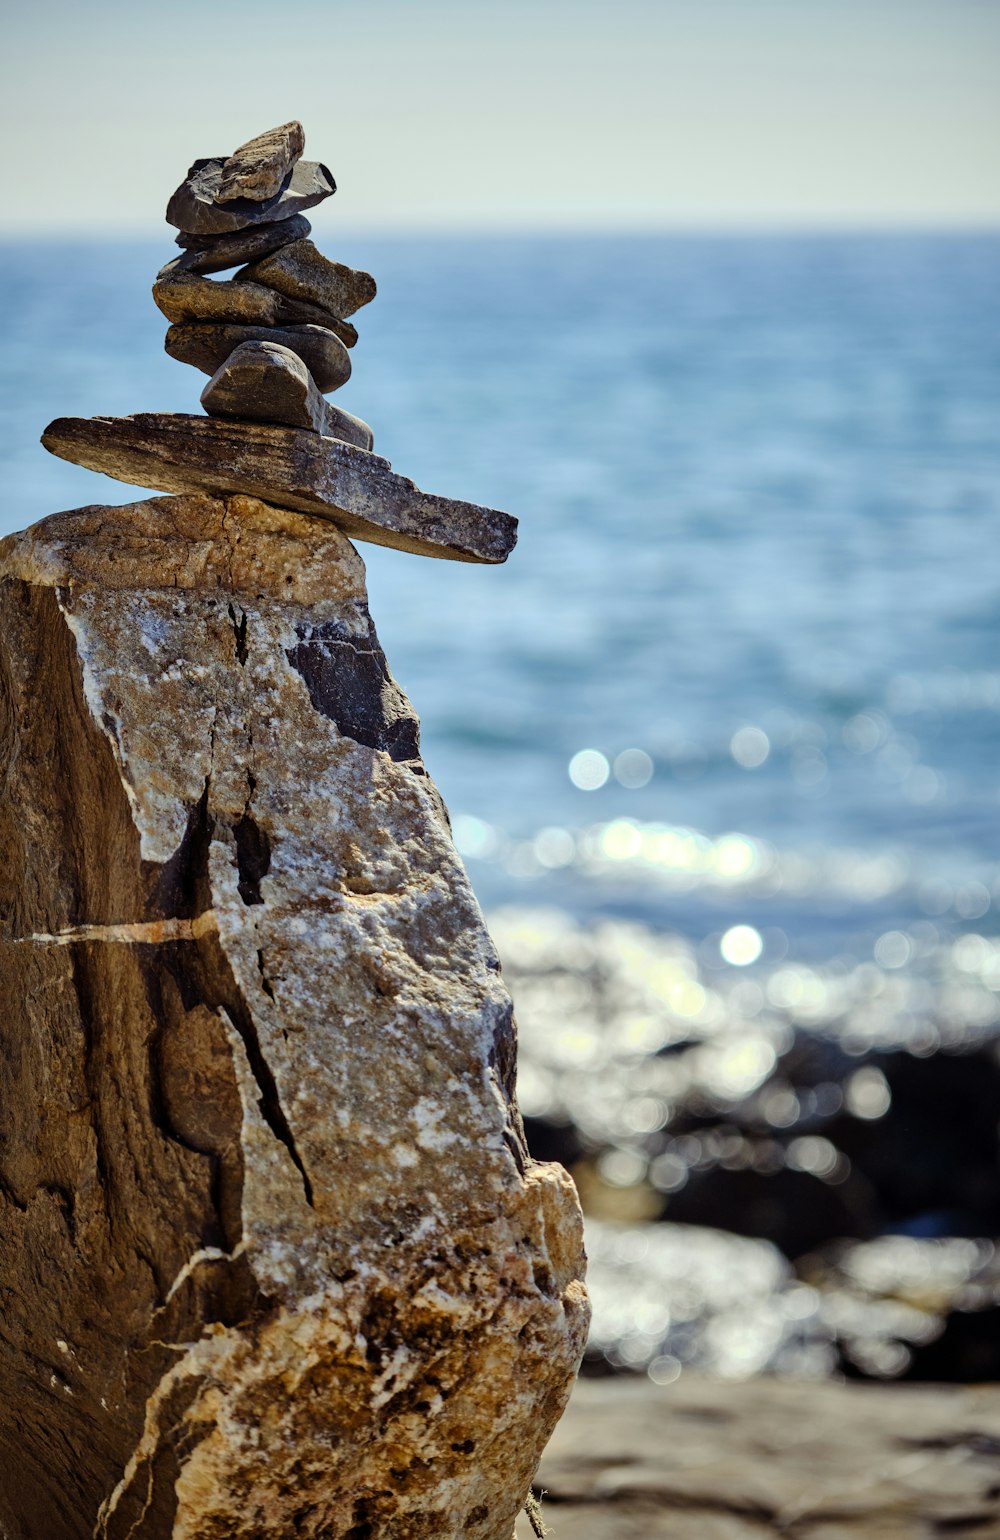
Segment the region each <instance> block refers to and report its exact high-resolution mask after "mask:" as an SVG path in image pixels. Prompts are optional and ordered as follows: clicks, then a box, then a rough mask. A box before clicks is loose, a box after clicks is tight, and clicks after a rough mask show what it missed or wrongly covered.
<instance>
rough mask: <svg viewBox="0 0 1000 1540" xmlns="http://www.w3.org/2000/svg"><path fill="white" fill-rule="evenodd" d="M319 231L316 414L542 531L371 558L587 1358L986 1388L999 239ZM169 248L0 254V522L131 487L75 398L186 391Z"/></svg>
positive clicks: (167, 401) (998, 1087)
mask: <svg viewBox="0 0 1000 1540" xmlns="http://www.w3.org/2000/svg"><path fill="white" fill-rule="evenodd" d="M316 238H317V241H318V244H320V246H321V247H322V248H323V249H324V250H326V251H327V252H329V253H330V254H331V255H333V256H335V257H337V258H339V259H341V260H344V261H347V262H350V263H352V264H354V265H357V266H363V267H366V268H368V269H369V270H370V271H372V272H373V273H374V274H375V276H376V278H377V279H378V282H379V296H378V298H377V299H376V301H375V302H374V304H373V305H371V306H370V307H368V308H367V309H365V310H364V311H362V312H361V313H360V315H359V316H358V317H356V320H357V322H358V326H359V331H360V333H361V340H360V342H359V344H358V347H357V348H356V350H355V353H354V370H355V372H354V375H353V377H352V379H351V381H350V382H349V384H348V385H347V386H346V387H345V388H344V389H343V390H342V391H341V392H340V393H338V397H337V399H338V400H339V401H340V402H342V404H343V405H344V406H345V407H347V408H348V409H350V410H351V411H353V412H356V413H358V414H359V415H360V416H362V417H364V418H365V419H366V420H367V421H368V422H370V423H371V425H372V427H373V428H374V432H375V447H376V449H377V450H379V451H380V452H381V453H382V454H385V455H387V456H388V457H389V458H390V459H391V460H392V462H393V464H394V465H395V467H396V468H397V469H398V470H399V471H400V472H402V473H403V474H405V475H408V476H410V477H412V478H413V479H414V480H415V481H416V482H417V483H418V484H419V485H421V486H423V487H425V488H426V489H427V490H431V491H436V492H443V493H447V494H451V495H453V496H456V497H462V498H467V499H469V500H472V501H478V502H482V503H485V504H488V505H492V506H495V507H500V508H505V509H508V510H509V511H510V512H512V513H515V514H517V515H518V517H519V518H520V521H521V524H520V538H519V543H518V546H517V549H516V550H515V552H514V554H513V555H512V557H511V558H510V560H509V562H508V563H507V564H506V565H505V566H504V567H501V568H487V567H473V566H464V565H460V564H455V563H448V562H438V561H429V560H426V559H423V558H420V557H415V556H409V555H404V554H401V553H397V552H393V551H386V550H382V549H380V548H377V547H374V546H366V547H362V554H363V555H364V558H365V561H366V563H367V566H368V572H369V583H370V593H371V608H372V613H373V616H374V618H375V622H376V625H377V627H378V631H379V634H380V637H381V640H382V643H383V646H384V647H385V650H386V653H387V656H388V658H389V662H390V666H391V667H392V669H393V672H394V673H395V674H396V676H397V678H398V679H399V680H400V681H401V683H402V684H403V685H404V687H405V688H406V690H407V691H408V693H409V695H410V697H411V699H412V700H413V703H414V705H415V706H416V708H417V710H418V711H419V713H420V716H421V718H422V724H423V725H422V733H423V748H424V755H425V759H426V761H427V764H428V767H429V769H430V772H431V774H432V775H433V776H434V777H435V779H436V780H437V782H438V784H439V785H440V787H441V789H442V791H443V793H444V795H445V798H446V800H447V802H448V804H449V807H450V809H451V812H452V817H453V824H454V829H455V835H456V840H457V843H458V845H459V848H460V849H461V851H462V853H463V855H464V856H465V859H466V861H467V864H468V868H469V872H470V875H471V877H472V880H473V883H474V885H475V887H476V890H477V892H478V894H479V895H480V898H481V900H482V901H483V904H484V907H485V908H486V909H487V912H488V914H489V915H490V917H491V919H492V921H493V924H494V929H495V934H496V936H497V939H498V943H499V946H500V950H501V953H502V955H503V958H504V963H505V968H506V972H507V976H508V979H509V980H510V983H511V986H512V989H513V993H514V996H515V1000H516V1003H517V1007H518V1014H519V1019H520V1024H521V1040H522V1049H521V1078H520V1094H521V1098H522V1104H523V1107H524V1110H525V1113H526V1115H527V1122H528V1127H529V1134H530V1137H531V1139H532V1142H533V1147H534V1148H535V1150H536V1153H538V1154H539V1155H541V1156H542V1157H549V1156H555V1157H557V1158H560V1159H563V1160H565V1161H566V1162H567V1164H569V1165H570V1166H571V1167H572V1169H573V1172H574V1175H575V1176H576V1179H577V1182H578V1185H579V1187H580V1190H581V1194H582V1196H583V1199H584V1204H585V1208H586V1209H587V1212H588V1215H589V1216H590V1222H591V1236H590V1246H591V1251H592V1254H593V1257H594V1271H593V1278H594V1288H595V1299H596V1302H597V1307H598V1308H597V1318H596V1325H595V1333H594V1339H593V1343H594V1347H593V1352H594V1354H596V1359H597V1361H599V1363H600V1364H601V1365H604V1366H607V1365H608V1364H610V1365H611V1366H613V1367H615V1368H622V1367H625V1368H631V1369H648V1371H649V1373H650V1374H652V1375H653V1377H654V1378H659V1379H660V1380H663V1381H666V1380H669V1379H670V1378H672V1377H674V1376H675V1374H676V1373H679V1372H681V1369H682V1368H683V1367H685V1366H687V1365H688V1364H691V1365H696V1366H698V1367H701V1368H705V1367H708V1368H713V1367H714V1368H716V1369H717V1370H718V1371H719V1372H723V1373H727V1374H734V1373H738V1372H753V1371H755V1370H757V1369H760V1368H767V1367H770V1368H777V1369H779V1370H780V1372H783V1373H790V1372H792V1373H826V1372H830V1371H831V1370H840V1371H843V1372H849V1373H863V1374H875V1375H883V1376H893V1375H898V1374H902V1373H917V1374H920V1375H924V1376H927V1375H930V1376H937V1377H945V1378H949V1377H959V1378H970V1379H975V1378H984V1377H993V1378H996V1377H997V1375H998V1374H1000V1358H998V1356H997V1350H996V1342H997V1341H998V1340H1000V1338H998V1337H997V1331H996V1324H995V1322H996V1314H995V1309H996V1307H997V1305H998V1304H1000V1268H998V1264H997V1261H996V1255H997V1254H996V1252H995V1250H994V1247H993V1245H992V1242H991V1240H990V1237H994V1236H996V1235H997V1234H998V1233H1000V1185H998V1181H997V1170H998V1159H1000V1141H998V1133H997V1119H996V1106H997V1098H998V1097H1000V1060H998V1057H997V1046H996V1045H997V1041H998V1038H1000V564H998V562H997V560H996V559H995V555H994V552H995V547H996V545H997V538H998V531H1000V235H995V236H990V235H980V236H972V235H967V236H960V235H947V236H945V235H924V236H917V235H905V236H904V235H892V236H888V235H887V236H832V235H831V236H810V237H794V238H792V237H780V238H779V237H776V236H775V237H770V236H768V237H752V238H751V237H712V238H708V237H695V236H676V237H666V236H663V237H659V236H658V237H653V236H649V237H643V238H634V239H624V238H615V239H611V238H582V237H580V238H570V237H564V238H559V239H549V238H546V239H541V238H539V239H528V238H518V239H514V238H509V239H503V238H477V239H455V238H449V239H444V238H435V239H431V238H427V237H423V238H419V239H418V238H415V239H410V240H404V239H393V240H388V239H386V238H384V237H383V238H379V239H364V238H362V237H358V236H352V237H351V239H350V240H349V241H348V242H345V243H344V245H343V246H339V245H338V243H337V240H336V239H335V238H334V236H333V235H331V234H329V233H327V232H326V231H324V229H323V228H322V225H321V223H320V222H319V221H318V222H317V230H316ZM171 250H172V247H171V242H170V238H169V235H168V234H167V233H165V235H164V239H163V241H162V242H161V243H160V244H159V245H156V244H155V243H148V244H144V245H133V246H129V245H120V244H119V245H112V244H106V245H99V244H77V245H66V244H63V245H57V244H49V245H31V244H21V245H10V246H7V247H4V248H0V281H2V291H0V292H2V293H3V294H4V297H5V306H4V312H3V316H2V318H0V327H2V330H3V333H4V339H5V346H4V348H3V353H2V361H0V407H2V411H0V462H2V467H3V485H4V497H3V500H2V503H0V532H3V531H5V530H9V529H15V528H19V527H23V526H24V525H27V524H29V523H31V522H33V521H34V520H36V519H38V518H41V517H43V516H44V515H45V514H47V513H49V512H53V511H55V510H58V509H65V508H72V507H76V506H81V505H85V504H87V503H91V502H97V501H101V502H111V503H115V502H127V501H129V500H131V498H133V497H136V496H141V495H143V494H142V492H141V489H137V490H135V491H132V490H130V489H128V488H126V487H123V486H121V485H120V484H118V483H115V482H111V481H109V480H106V479H105V478H102V477H97V476H94V475H93V474H91V473H89V472H87V471H84V470H82V469H80V468H78V467H75V466H70V465H67V464H65V463H63V462H61V461H57V460H55V459H53V458H52V457H50V456H48V455H46V454H45V452H44V451H43V450H42V449H41V448H40V447H39V446H38V443H37V440H38V435H39V433H40V432H41V430H42V428H43V427H44V426H45V424H46V423H47V422H48V421H49V420H50V419H51V418H53V417H56V416H61V415H73V414H81V415H90V414H115V413H127V412H132V411H148V410H165V411H195V410H198V406H197V398H198V394H199V392H200V390H201V387H202V384H203V383H204V379H203V376H201V375H199V374H197V373H195V372H193V371H191V370H189V369H186V368H185V367H184V366H182V365H179V364H177V363H175V362H174V361H173V360H171V359H169V358H168V357H167V356H166V355H165V354H164V352H163V350H162V336H163V331H164V328H165V322H164V320H163V318H162V317H161V316H160V315H159V313H158V311H157V310H156V309H155V307H154V306H153V303H152V300H151V298H150V296H149V287H150V284H151V282H152V279H153V276H154V275H155V272H156V269H157V267H158V266H159V265H160V264H161V263H162V262H163V261H165V260H166V259H167V258H168V257H169V255H170V254H171ZM664 1217H665V1218H666V1219H667V1220H668V1221H676V1223H667V1224H665V1225H659V1226H656V1227H655V1229H654V1228H653V1227H651V1225H650V1223H649V1222H650V1221H651V1220H659V1219H663V1218H664ZM706 1226H708V1227H711V1228H704V1227H706ZM844 1245H848V1247H849V1248H851V1247H853V1248H854V1249H848V1250H847V1251H846V1252H844V1251H843V1250H842V1248H843V1246H844ZM831 1246H832V1247H833V1250H832V1251H831V1249H830V1248H831ZM838 1247H841V1250H838V1249H837V1248H838ZM755 1248H756V1249H755ZM733 1277H736V1278H737V1279H738V1280H740V1286H739V1288H738V1289H737V1290H736V1293H735V1294H734V1292H733V1286H732V1279H733ZM751 1307H752V1308H751ZM956 1312H957V1313H956ZM962 1312H971V1314H969V1315H962ZM960 1317H961V1319H960ZM946 1319H947V1322H948V1324H947V1326H946V1324H945V1323H946ZM955 1321H958V1325H957V1326H956V1325H955V1324H954V1323H955ZM970 1321H972V1322H973V1324H972V1325H971V1326H970V1324H969V1322H970ZM977 1322H978V1323H980V1324H978V1325H977V1324H976V1323H977ZM741 1365H742V1366H743V1368H742V1370H741V1368H740V1366H741Z"/></svg>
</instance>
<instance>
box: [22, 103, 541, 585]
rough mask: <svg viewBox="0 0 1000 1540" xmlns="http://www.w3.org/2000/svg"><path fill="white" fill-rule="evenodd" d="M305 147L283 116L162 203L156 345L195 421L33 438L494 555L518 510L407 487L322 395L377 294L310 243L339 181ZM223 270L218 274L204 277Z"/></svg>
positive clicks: (122, 475) (62, 422)
mask: <svg viewBox="0 0 1000 1540" xmlns="http://www.w3.org/2000/svg"><path fill="white" fill-rule="evenodd" d="M304 148H305V134H304V133H303V130H302V125H301V124H300V123H296V122H292V123H284V124H282V125H281V127H280V128H274V129H270V130H268V132H267V133H264V134H259V135H258V136H257V137H256V138H254V139H250V140H248V141H247V142H246V144H243V145H240V147H239V148H238V149H237V150H234V152H233V153H232V155H229V156H221V155H220V156H215V157H213V158H211V159H208V160H197V161H195V163H194V165H193V166H192V167H191V169H190V170H189V172H188V174H187V177H186V178H185V180H184V181H183V182H182V183H181V185H180V187H179V188H178V189H177V191H176V192H175V193H174V194H173V197H172V198H171V199H170V202H169V203H168V205H167V221H168V223H170V224H172V225H175V226H176V227H177V228H178V230H179V231H180V234H179V235H178V236H177V244H178V245H179V246H181V247H182V248H183V250H182V252H181V254H180V255H179V256H177V257H175V258H174V259H173V261H171V262H168V263H167V264H166V266H165V267H163V268H161V270H160V272H159V273H158V274H157V278H156V282H155V284H154V285H153V298H154V300H155V301H156V304H157V305H158V306H159V308H160V310H162V312H163V314H164V315H165V316H166V317H167V319H168V320H169V321H170V322H171V323H172V324H171V325H170V327H169V329H168V331H167V337H166V349H167V352H168V353H169V354H170V355H171V357H173V358H176V359H178V360H179V361H180V362H182V363H187V364H191V365H193V366H194V367H195V368H196V369H200V370H202V371H203V373H205V374H208V375H210V376H211V378H210V380H209V382H208V384H207V385H206V387H205V389H204V390H203V391H202V395H201V404H202V406H203V407H204V408H205V411H206V413H207V414H208V415H207V416H206V417H196V416H188V415H185V414H182V413H165V412H147V413H142V414H139V415H137V416H134V417H117V418H116V417H92V418H79V417H76V418H73V417H68V418H67V417H63V418H58V419H57V420H56V421H55V422H53V423H51V424H50V425H49V427H48V428H46V430H45V433H44V434H43V435H42V443H43V444H44V445H45V447H46V448H47V449H49V450H51V452H52V453H53V454H56V455H59V456H61V457H62V458H63V459H66V460H73V461H75V462H76V463H77V464H80V465H85V466H87V467H88V469H90V470H95V471H103V472H104V473H105V474H106V475H109V476H115V477H117V478H118V479H119V480H120V481H127V482H131V483H135V484H138V485H140V486H149V487H155V488H156V489H158V490H160V491H165V492H177V493H191V492H209V493H212V494H219V493H223V494H226V493H228V494H232V493H242V494H245V495H249V496H252V497H256V498H259V499H260V500H261V501H263V502H269V503H272V504H274V505H276V506H278V507H283V508H291V509H295V510H296V511H298V512H302V513H311V514H318V515H320V516H321V517H323V518H327V519H331V520H333V522H334V523H336V524H338V525H339V526H340V528H341V529H342V530H344V532H345V533H346V534H348V535H351V536H353V537H355V538H357V539H362V540H371V541H374V542H375V543H376V544H379V545H390V546H396V547H397V548H399V549H401V550H404V551H412V552H415V553H417V554H420V555H424V556H442V557H450V558H451V559H453V560H456V561H474V562H499V561H504V560H506V558H507V556H509V554H510V552H511V550H512V549H513V547H514V542H515V540H516V538H517V533H516V532H517V521H516V519H513V518H511V516H510V515H509V514H506V513H501V512H499V511H498V510H496V509H491V508H480V507H477V506H476V505H475V504H472V503H462V502H457V501H455V500H454V499H452V498H446V497H437V496H434V495H432V494H429V493H425V492H421V491H419V489H418V488H417V487H415V486H414V484H413V482H412V481H408V480H406V478H405V477H403V476H398V475H396V474H395V472H394V471H393V470H392V468H391V467H390V465H389V462H388V461H387V460H384V459H382V458H381V457H380V456H377V455H375V454H372V453H371V449H372V442H373V440H372V431H371V429H370V428H369V427H368V425H367V423H364V422H362V421H361V419H360V418H358V417H354V416H352V415H351V414H350V413H349V412H345V411H342V410H341V409H340V408H338V407H336V406H334V405H333V404H332V403H330V402H328V401H326V400H324V393H326V392H331V391H334V390H337V389H338V388H339V387H340V386H341V385H343V384H344V383H345V381H346V380H347V379H348V378H349V377H350V373H351V360H350V354H349V352H348V349H349V348H352V347H353V346H354V344H355V343H356V342H357V340H358V334H357V331H356V329H355V327H354V326H353V324H352V323H351V322H350V321H349V320H348V317H349V316H351V315H353V314H354V313H355V312H356V311H358V310H360V309H361V307H362V306H363V305H367V304H368V303H369V301H370V300H372V299H374V297H375V280H374V279H373V278H372V277H371V275H370V274H369V273H365V272H361V271H359V270H356V269H354V268H350V267H347V266H345V264H343V263H341V262H332V261H330V259H329V258H327V257H325V256H323V254H322V253H321V252H320V251H318V250H317V249H316V247H315V246H314V245H313V243H312V241H311V240H310V239H309V235H310V229H311V227H310V224H309V221H308V220H307V219H306V218H305V217H304V214H303V211H304V210H305V209H307V208H312V207H314V206H315V205H316V204H317V203H320V202H321V201H322V200H323V199H324V198H328V197H330V195H331V194H332V193H334V192H335V191H336V183H335V182H334V180H333V177H332V176H331V175H330V172H329V171H328V170H327V169H326V167H325V166H323V165H320V163H319V162H318V161H304V160H302V159H301V156H302V152H303V150H304ZM240 264H243V265H242V266H240ZM233 267H239V271H238V272H237V273H236V274H235V276H234V277H233V278H231V279H226V280H222V281H213V280H212V279H211V278H209V277H207V276H206V275H207V274H212V273H219V272H224V271H225V270H226V269H228V268H233Z"/></svg>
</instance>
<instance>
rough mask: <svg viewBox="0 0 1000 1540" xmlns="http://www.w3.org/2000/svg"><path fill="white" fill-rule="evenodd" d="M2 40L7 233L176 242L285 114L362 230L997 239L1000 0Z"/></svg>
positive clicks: (22, 13)
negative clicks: (694, 230) (188, 204)
mask: <svg viewBox="0 0 1000 1540" xmlns="http://www.w3.org/2000/svg"><path fill="white" fill-rule="evenodd" d="M2 42H3V47H2V50H0V55H2V57H0V125H2V131H3V139H2V143H3V145H4V156H3V159H4V171H3V196H2V199H0V231H2V232H5V233H8V234H11V233H14V234H24V235H27V234H29V233H31V232H34V231H38V232H43V231H44V232H48V231H66V232H73V233H76V232H80V233H83V232H91V233H94V234H98V233H107V232H109V231H116V232H117V231H122V232H131V233H135V234H153V233H155V232H156V231H157V230H158V229H160V228H162V225H161V221H162V218H163V208H164V206H165V203H166V199H167V197H168V195H169V194H170V192H172V190H173V188H174V187H175V186H176V185H177V183H178V182H179V181H180V180H181V179H182V177H183V175H184V172H185V171H186V169H187V166H188V163H189V162H190V161H191V160H192V159H194V158H195V157H196V156H199V155H213V154H220V153H228V152H229V151H231V150H232V149H233V148H235V146H236V145H237V144H238V143H239V142H240V141H242V140H243V139H246V138H249V137H250V136H251V135H253V134H255V133H259V132H261V131H262V130H263V129H265V128H268V127H271V126H272V125H274V124H276V123H279V122H282V121H284V120H286V119H288V118H290V117H298V118H300V119H301V120H302V122H303V123H304V125H305V128H306V135H307V149H306V154H307V156H309V157H313V158H315V159H319V160H323V161H325V162H326V163H327V164H328V165H329V166H330V167H331V169H332V170H333V172H334V175H335V177H336V179H337V182H338V184H339V191H338V194H337V197H336V200H335V205H336V214H337V219H338V224H340V225H341V227H342V228H350V229H365V230H376V229H421V228H422V229H456V230H461V229H480V230H481V229H498V230H530V229H552V228H557V229H558V228H563V229H572V228H579V229H588V230H601V229H658V228H669V227H673V226H680V227H706V226H707V227H720V226H722V227H727V226H728V227H733V228H746V227H747V226H751V227H756V226H775V225H777V226H782V227H796V226H806V227H811V226H816V225H827V226H828V225H848V226H871V225H882V226H886V225H889V226H892V225H901V224H902V225H913V224H916V225H926V226H933V225H956V224H972V225H1000V0H496V3H494V0H351V3H345V0H297V3H295V4H287V5H281V4H277V5H276V4H274V3H273V0H267V3H265V0H241V3H238V4H233V3H231V0H216V3H212V0H199V3H195V0H174V3H171V4H167V5H156V6H153V5H151V4H148V3H143V0H90V3H87V0H72V3H71V0H23V3H21V4H20V5H18V6H17V8H16V11H15V10H14V8H13V7H8V19H7V20H6V22H5V24H4V32H3V39H2ZM331 207H332V206H331V205H327V210H330V209H331Z"/></svg>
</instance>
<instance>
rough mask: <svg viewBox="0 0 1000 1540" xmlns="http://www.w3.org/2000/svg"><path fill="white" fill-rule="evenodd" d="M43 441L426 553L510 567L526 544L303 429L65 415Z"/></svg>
mask: <svg viewBox="0 0 1000 1540" xmlns="http://www.w3.org/2000/svg"><path fill="white" fill-rule="evenodd" d="M42 443H43V444H44V445H45V448H46V449H48V450H49V451H50V452H51V453H52V454H54V455H58V456H59V457H60V458H61V459H63V460H72V461H73V462H74V463H75V464H77V465H84V466H86V467H87V469H88V470H92V471H101V472H103V473H104V475H106V476H114V477H115V478H116V479H117V480H118V481H126V482H129V483H130V484H131V485H133V486H147V487H155V488H156V489H157V490H158V491H162V492H211V493H242V494H246V495H248V496H250V497H257V498H260V499H262V500H263V501H266V502H268V503H273V504H277V505H278V506H279V507H282V508H294V509H296V510H297V511H299V512H301V513H314V514H318V515H319V516H320V517H321V518H325V519H332V520H333V522H334V523H335V524H337V525H338V526H339V527H340V529H342V530H343V532H344V533H345V534H346V535H350V536H352V537H353V538H355V539H358V540H370V541H372V542H373V544H375V545H388V546H394V547H395V548H396V549H397V550H400V551H412V552H414V553H415V554H416V555H419V556H439V557H444V558H447V559H449V560H451V561H470V562H501V561H506V559H507V557H508V556H509V555H510V553H511V551H512V550H513V549H514V544H515V542H516V540H517V520H516V519H514V518H512V517H511V515H510V514H509V513H501V512H500V511H499V510H498V509H495V508H480V507H477V506H476V505H475V504H474V503H462V502H458V501H456V500H455V499H453V498H450V497H436V496H434V495H433V494H432V493H428V492H421V491H420V489H419V487H416V486H414V484H413V482H412V481H408V480H407V479H406V477H405V476H399V475H397V474H396V473H395V472H394V471H393V469H392V467H391V466H390V464H389V462H388V460H384V459H382V458H381V456H379V455H373V454H367V453H366V452H365V451H364V450H362V449H358V448H356V447H355V445H353V444H344V443H341V442H340V441H339V440H337V439H332V438H321V437H320V436H319V435H318V434H316V433H307V432H304V431H303V430H302V429H301V428H276V427H269V426H267V425H266V424H264V423H249V422H229V421H226V420H225V419H223V418H218V417H189V416H187V415H185V414H183V413H180V412H143V413H141V414H140V415H137V416H135V417H60V418H58V419H57V420H56V421H55V422H53V423H50V424H49V426H48V427H47V428H46V430H45V432H44V433H43V434H42Z"/></svg>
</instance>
